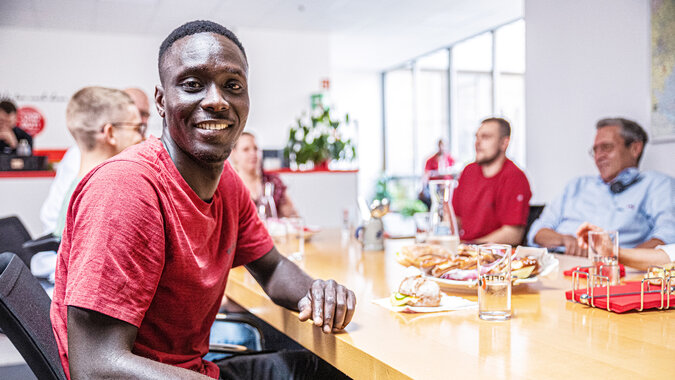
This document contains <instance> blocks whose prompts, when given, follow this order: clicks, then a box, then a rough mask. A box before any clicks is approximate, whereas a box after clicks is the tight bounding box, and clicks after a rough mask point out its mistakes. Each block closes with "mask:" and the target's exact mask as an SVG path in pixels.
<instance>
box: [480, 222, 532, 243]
mask: <svg viewBox="0 0 675 380" xmlns="http://www.w3.org/2000/svg"><path fill="white" fill-rule="evenodd" d="M524 234H525V226H501V227H499V228H498V229H496V230H494V231H492V232H490V233H489V234H487V235H485V236H482V237H479V238H478V239H475V240H474V241H475V242H476V243H481V244H482V243H499V244H510V245H518V244H520V243H521V242H522V241H523V235H524Z"/></svg>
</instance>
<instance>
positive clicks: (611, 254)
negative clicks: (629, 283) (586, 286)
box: [588, 231, 621, 286]
mask: <svg viewBox="0 0 675 380" xmlns="http://www.w3.org/2000/svg"><path fill="white" fill-rule="evenodd" d="M588 258H589V259H590V260H591V265H592V267H593V268H592V274H600V275H602V276H606V277H607V278H608V280H609V281H608V282H609V285H619V283H620V282H621V278H620V271H619V232H618V231H588ZM603 283H604V282H602V281H599V285H602V284H603ZM593 286H595V285H593Z"/></svg>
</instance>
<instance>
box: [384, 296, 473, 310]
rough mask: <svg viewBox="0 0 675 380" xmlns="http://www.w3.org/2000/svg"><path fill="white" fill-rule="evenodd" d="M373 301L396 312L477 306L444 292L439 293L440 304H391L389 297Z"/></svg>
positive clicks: (460, 308)
mask: <svg viewBox="0 0 675 380" xmlns="http://www.w3.org/2000/svg"><path fill="white" fill-rule="evenodd" d="M373 303H374V304H376V305H380V306H382V307H383V308H385V309H388V310H391V311H395V312H397V313H435V312H439V311H452V310H464V309H473V308H476V307H478V303H477V302H473V301H469V300H467V299H465V298H462V297H455V296H448V295H446V294H442V295H441V304H440V305H439V306H392V305H391V301H390V299H389V297H387V298H380V299H377V300H373Z"/></svg>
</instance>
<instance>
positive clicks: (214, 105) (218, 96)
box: [201, 84, 230, 112]
mask: <svg viewBox="0 0 675 380" xmlns="http://www.w3.org/2000/svg"><path fill="white" fill-rule="evenodd" d="M201 105H202V108H203V109H205V110H208V111H211V112H222V111H226V110H228V109H230V103H229V102H228V101H227V100H226V99H225V97H224V96H223V93H222V91H221V90H220V89H219V88H218V86H217V85H215V84H212V85H211V86H209V88H208V90H207V91H206V95H205V96H204V100H202V103H201Z"/></svg>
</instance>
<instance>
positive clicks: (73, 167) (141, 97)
mask: <svg viewBox="0 0 675 380" xmlns="http://www.w3.org/2000/svg"><path fill="white" fill-rule="evenodd" d="M124 92H125V93H126V94H127V95H129V96H130V97H131V100H133V102H134V104H135V105H136V107H137V108H138V112H139V113H140V114H141V122H142V123H143V124H145V125H148V119H149V118H150V102H149V99H148V96H147V95H146V94H145V92H143V90H141V89H139V88H134V87H131V88H127V89H125V90H124ZM80 159H81V153H80V149H79V148H78V147H77V145H74V146H71V147H70V148H68V150H67V151H66V154H65V155H64V156H63V159H61V162H59V164H58V166H57V168H56V177H54V181H53V182H52V185H51V187H50V188H49V194H48V195H47V199H45V201H44V203H43V204H42V208H41V209H40V221H42V226H43V234H45V235H46V234H50V233H54V231H55V230H56V224H57V220H58V218H59V212H60V211H61V205H62V204H63V202H64V198H65V196H66V192H67V191H68V189H69V188H70V186H71V184H72V183H73V181H74V180H75V178H77V173H78V172H79V171H80Z"/></svg>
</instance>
